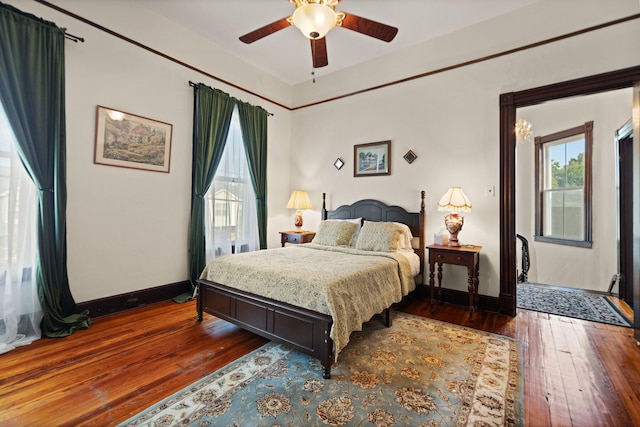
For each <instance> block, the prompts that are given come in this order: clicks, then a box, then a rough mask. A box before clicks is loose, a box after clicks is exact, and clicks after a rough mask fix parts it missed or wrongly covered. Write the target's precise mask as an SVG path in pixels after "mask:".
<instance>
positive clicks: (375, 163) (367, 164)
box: [353, 141, 391, 176]
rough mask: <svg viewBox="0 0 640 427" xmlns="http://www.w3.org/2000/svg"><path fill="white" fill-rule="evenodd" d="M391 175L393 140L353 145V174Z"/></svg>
mask: <svg viewBox="0 0 640 427" xmlns="http://www.w3.org/2000/svg"><path fill="white" fill-rule="evenodd" d="M372 175H374V176H377V175H391V141H381V142H371V143H369V144H360V145H354V146H353V176H372Z"/></svg>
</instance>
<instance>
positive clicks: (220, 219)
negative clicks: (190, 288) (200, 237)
mask: <svg viewBox="0 0 640 427" xmlns="http://www.w3.org/2000/svg"><path fill="white" fill-rule="evenodd" d="M205 240H206V260H207V262H209V261H211V260H212V259H213V258H215V257H217V256H221V255H228V254H232V253H236V252H249V251H255V250H258V249H259V248H260V245H259V240H258V218H257V212H256V197H255V191H254V189H253V185H252V184H251V177H250V175H249V168H248V165H247V156H246V153H245V150H244V143H243V140H242V131H241V129H240V119H239V116H238V110H237V108H236V109H235V110H234V112H233V115H232V117H231V126H230V128H229V136H228V137H227V143H226V145H225V148H224V152H223V154H222V159H221V160H220V164H219V165H218V169H217V170H216V175H215V177H214V179H213V182H212V184H211V187H209V191H208V192H207V194H206V195H205Z"/></svg>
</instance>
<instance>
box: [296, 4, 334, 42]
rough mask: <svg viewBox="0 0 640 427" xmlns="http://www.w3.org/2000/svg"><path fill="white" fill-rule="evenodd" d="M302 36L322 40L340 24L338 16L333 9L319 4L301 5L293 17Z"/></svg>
mask: <svg viewBox="0 0 640 427" xmlns="http://www.w3.org/2000/svg"><path fill="white" fill-rule="evenodd" d="M291 18H292V21H293V25H295V26H296V27H297V28H298V29H299V30H300V32H301V33H302V35H304V36H305V37H307V38H310V39H321V38H323V37H324V36H326V35H327V33H328V32H329V30H331V29H332V28H333V27H335V26H336V24H337V23H338V14H337V13H336V11H335V10H333V9H332V8H331V7H329V6H326V5H324V4H319V3H307V4H303V5H300V6H298V7H297V8H296V10H295V12H293V16H292V17H291Z"/></svg>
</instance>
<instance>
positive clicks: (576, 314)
mask: <svg viewBox="0 0 640 427" xmlns="http://www.w3.org/2000/svg"><path fill="white" fill-rule="evenodd" d="M517 305H518V308H525V309H527V310H534V311H540V312H543V313H550V314H557V315H559V316H566V317H573V318H575V319H582V320H588V321H591V322H599V323H607V324H610V325H616V326H625V327H627V328H630V327H632V326H633V325H632V324H631V322H629V320H628V319H627V318H626V317H624V316H623V315H622V313H621V312H620V311H619V310H618V309H617V307H615V306H614V305H613V304H612V303H611V301H609V299H608V298H607V297H606V296H605V295H599V294H593V293H587V292H576V291H570V290H567V291H565V290H562V289H557V288H554V287H551V286H548V285H539V284H533V283H518V285H517Z"/></svg>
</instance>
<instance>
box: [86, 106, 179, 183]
mask: <svg viewBox="0 0 640 427" xmlns="http://www.w3.org/2000/svg"><path fill="white" fill-rule="evenodd" d="M172 131H173V125H171V124H169V123H165V122H160V121H157V120H152V119H149V118H147V117H142V116H137V115H135V114H131V113H125V112H124V111H120V110H114V109H112V108H107V107H103V106H100V105H98V113H97V120H96V146H95V158H94V163H96V164H101V165H109V166H119V167H124V168H134V169H143V170H149V171H155V172H166V173H168V172H169V164H170V160H171V132H172Z"/></svg>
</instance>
